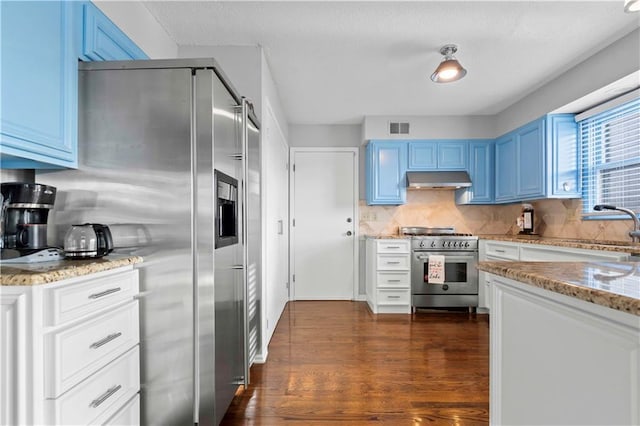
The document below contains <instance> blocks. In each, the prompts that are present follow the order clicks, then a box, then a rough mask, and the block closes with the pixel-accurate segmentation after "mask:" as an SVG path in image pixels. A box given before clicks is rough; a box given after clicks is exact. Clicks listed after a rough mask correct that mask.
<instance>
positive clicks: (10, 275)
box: [0, 254, 143, 286]
mask: <svg viewBox="0 0 640 426" xmlns="http://www.w3.org/2000/svg"><path fill="white" fill-rule="evenodd" d="M142 261H143V259H142V257H140V256H126V255H118V254H111V255H109V256H105V257H102V258H99V259H85V260H56V261H53V262H42V263H23V264H11V265H9V264H7V265H0V285H3V286H31V285H39V284H47V283H52V282H56V281H60V280H64V279H67V278H73V277H80V276H82V275H88V274H93V273H96V272H102V271H107V270H109V269H115V268H120V267H122V266H126V265H133V264H136V263H141V262H142Z"/></svg>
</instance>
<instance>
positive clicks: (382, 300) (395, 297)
mask: <svg viewBox="0 0 640 426" xmlns="http://www.w3.org/2000/svg"><path fill="white" fill-rule="evenodd" d="M409 299H410V292H409V290H408V289H407V290H400V289H398V290H387V289H380V290H378V305H408V304H409V303H410V301H409Z"/></svg>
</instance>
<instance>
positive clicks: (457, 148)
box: [407, 140, 468, 171]
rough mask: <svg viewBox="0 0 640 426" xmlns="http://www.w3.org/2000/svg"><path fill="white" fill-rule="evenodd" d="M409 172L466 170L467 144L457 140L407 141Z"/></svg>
mask: <svg viewBox="0 0 640 426" xmlns="http://www.w3.org/2000/svg"><path fill="white" fill-rule="evenodd" d="M408 144H409V163H408V166H407V170H409V171H426V170H466V168H467V155H468V142H467V141H459V140H422V141H409V142H408Z"/></svg>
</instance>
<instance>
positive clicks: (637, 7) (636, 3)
mask: <svg viewBox="0 0 640 426" xmlns="http://www.w3.org/2000/svg"><path fill="white" fill-rule="evenodd" d="M624 11H625V12H627V13H631V12H638V11H640V0H624Z"/></svg>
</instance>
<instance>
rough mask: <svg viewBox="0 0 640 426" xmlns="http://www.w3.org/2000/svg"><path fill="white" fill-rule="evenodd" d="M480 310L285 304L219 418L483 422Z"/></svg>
mask: <svg viewBox="0 0 640 426" xmlns="http://www.w3.org/2000/svg"><path fill="white" fill-rule="evenodd" d="M488 318H489V317H488V315H476V314H468V313H466V312H464V313H457V312H456V313H441V312H436V313H423V312H420V313H418V314H416V315H413V316H412V315H373V314H372V313H371V312H370V311H369V309H368V308H367V305H366V303H363V302H346V301H335V302H333V301H299V302H290V303H289V304H287V306H286V308H285V311H284V313H283V314H282V317H281V318H280V322H279V323H278V326H277V328H276V330H275V333H274V336H273V339H272V340H271V343H270V344H269V356H268V359H267V362H266V363H265V364H262V365H261V364H256V365H254V366H253V367H252V368H251V382H252V383H251V385H250V386H249V388H248V389H247V390H246V391H245V392H243V393H242V394H239V395H238V396H236V398H235V399H234V400H233V402H232V404H231V407H230V408H229V410H228V412H227V414H226V416H225V418H224V419H223V421H222V424H223V425H281V424H288V425H320V424H333V425H338V424H339V425H367V424H370V425H422V424H424V425H439V424H442V425H486V424H488V423H489V319H488Z"/></svg>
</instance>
